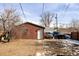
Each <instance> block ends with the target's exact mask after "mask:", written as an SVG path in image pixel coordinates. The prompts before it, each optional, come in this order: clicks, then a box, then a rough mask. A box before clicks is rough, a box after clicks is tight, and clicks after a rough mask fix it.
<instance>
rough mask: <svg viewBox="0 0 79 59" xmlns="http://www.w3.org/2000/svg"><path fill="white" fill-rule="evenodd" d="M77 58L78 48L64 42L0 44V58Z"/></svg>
mask: <svg viewBox="0 0 79 59" xmlns="http://www.w3.org/2000/svg"><path fill="white" fill-rule="evenodd" d="M37 55H40V56H79V46H77V45H73V44H70V43H68V42H66V41H64V40H57V39H52V40H45V39H44V40H31V39H29V40H27V39H16V40H11V41H10V42H8V43H2V42H0V56H37Z"/></svg>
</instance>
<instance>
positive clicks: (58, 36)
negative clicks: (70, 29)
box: [52, 32, 71, 39]
mask: <svg viewBox="0 0 79 59" xmlns="http://www.w3.org/2000/svg"><path fill="white" fill-rule="evenodd" d="M52 34H53V37H54V38H55V39H70V38H71V37H70V36H69V35H66V34H63V33H61V32H53V33H52Z"/></svg>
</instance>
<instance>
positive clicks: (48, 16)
mask: <svg viewBox="0 0 79 59" xmlns="http://www.w3.org/2000/svg"><path fill="white" fill-rule="evenodd" d="M53 17H54V14H52V13H50V12H45V13H43V14H42V15H41V20H40V21H41V23H42V25H43V26H44V27H50V24H51V22H52V21H53V20H52V18H53Z"/></svg>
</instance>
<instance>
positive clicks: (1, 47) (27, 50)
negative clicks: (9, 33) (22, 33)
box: [0, 39, 42, 56]
mask: <svg viewBox="0 0 79 59" xmlns="http://www.w3.org/2000/svg"><path fill="white" fill-rule="evenodd" d="M37 51H39V52H41V51H42V46H41V45H39V46H37V42H36V40H26V39H19V40H16V41H11V42H9V43H0V55H2V56H26V55H27V56H28V55H29V56H30V55H35V54H36V52H37Z"/></svg>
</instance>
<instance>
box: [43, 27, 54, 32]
mask: <svg viewBox="0 0 79 59" xmlns="http://www.w3.org/2000/svg"><path fill="white" fill-rule="evenodd" d="M53 31H54V28H52V27H46V28H45V29H44V32H53Z"/></svg>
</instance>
